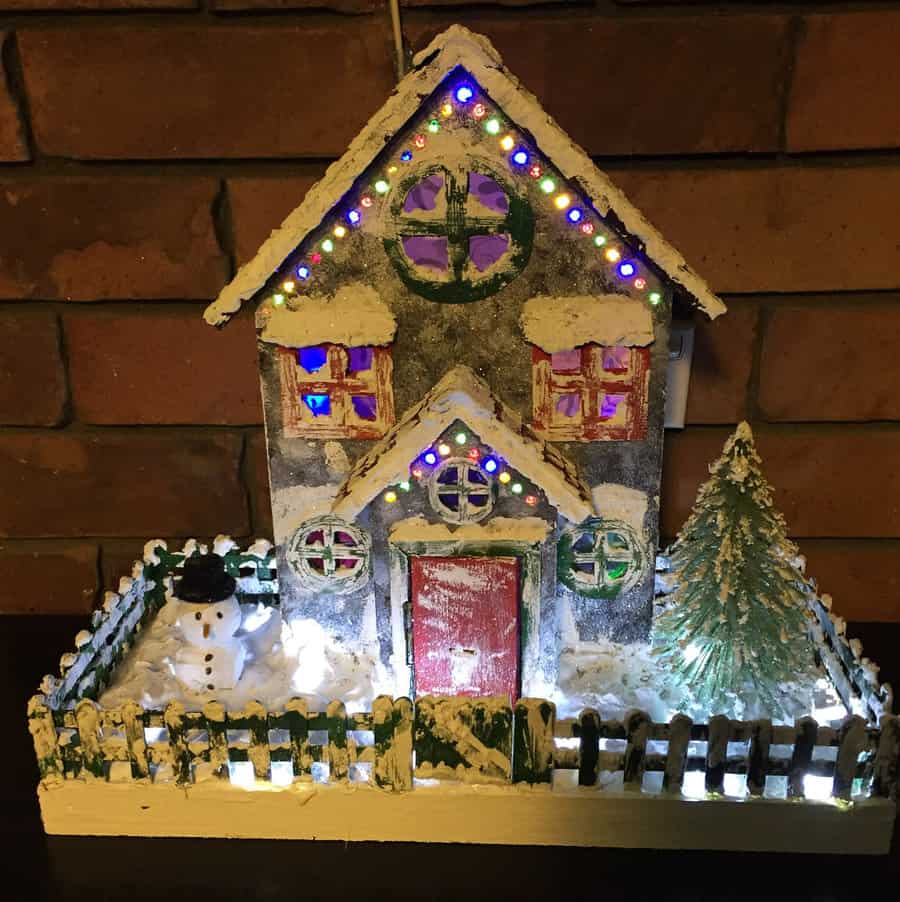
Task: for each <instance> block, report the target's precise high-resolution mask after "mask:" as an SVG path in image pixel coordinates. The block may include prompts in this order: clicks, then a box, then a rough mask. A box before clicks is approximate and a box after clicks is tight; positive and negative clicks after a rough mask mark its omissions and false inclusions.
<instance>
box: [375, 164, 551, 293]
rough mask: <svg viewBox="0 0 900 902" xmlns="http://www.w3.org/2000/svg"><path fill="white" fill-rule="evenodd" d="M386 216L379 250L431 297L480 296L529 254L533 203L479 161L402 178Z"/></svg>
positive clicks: (403, 276)
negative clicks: (382, 239) (381, 247)
mask: <svg viewBox="0 0 900 902" xmlns="http://www.w3.org/2000/svg"><path fill="white" fill-rule="evenodd" d="M390 217H391V218H390V222H389V223H387V224H386V227H385V229H386V231H385V236H386V237H385V239H384V246H385V250H386V251H387V254H388V256H389V257H390V259H391V261H392V263H393V264H394V267H395V268H396V270H397V272H398V274H399V275H400V278H401V279H402V280H403V282H404V283H405V284H406V286H407V287H408V288H410V289H411V290H412V291H414V292H415V293H416V294H419V295H421V296H422V297H426V298H429V299H430V300H432V301H443V302H446V303H451V304H458V303H465V302H467V301H478V300H481V299H482V298H486V297H488V296H489V295H492V294H494V293H495V292H497V291H499V290H500V289H501V288H503V286H505V285H508V284H509V283H510V282H511V281H512V280H513V279H515V278H516V276H518V275H519V273H521V272H522V270H523V269H524V268H525V265H526V264H527V263H528V258H529V257H530V256H531V245H532V241H533V239H534V216H533V214H532V211H531V207H530V206H529V205H528V202H527V201H526V200H525V199H524V198H522V197H519V196H518V195H517V194H516V193H515V191H514V190H513V189H512V188H511V187H510V185H509V183H508V182H507V181H506V180H505V179H504V178H503V177H502V176H501V175H499V174H498V173H496V172H494V171H493V169H491V168H490V167H488V166H487V165H485V164H483V163H481V162H480V161H479V162H477V163H476V162H474V161H472V160H468V161H467V162H465V163H461V164H459V165H457V166H453V167H451V166H443V165H435V164H430V165H427V166H423V167H420V168H419V169H417V170H416V171H414V172H413V173H411V174H410V176H409V177H408V178H407V179H405V180H404V181H403V183H402V184H401V185H400V188H399V190H398V191H397V194H396V196H395V199H394V201H393V203H392V204H391V208H390Z"/></svg>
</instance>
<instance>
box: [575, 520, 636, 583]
mask: <svg viewBox="0 0 900 902" xmlns="http://www.w3.org/2000/svg"><path fill="white" fill-rule="evenodd" d="M557 565H558V569H559V578H560V581H561V582H562V583H563V584H564V585H566V586H568V587H569V588H570V589H573V590H574V591H576V592H578V593H580V594H581V595H587V596H590V597H592V598H614V597H615V596H616V595H619V594H620V593H622V592H625V591H627V590H628V589H631V588H633V587H634V586H636V585H637V583H638V582H639V581H640V578H641V576H642V575H643V554H642V552H641V545H640V543H639V542H638V540H637V537H636V536H635V534H634V532H633V531H632V529H631V527H630V526H628V525H627V524H625V523H622V522H620V521H618V520H600V519H595V520H587V521H585V522H584V523H582V524H581V526H577V527H575V528H573V529H570V530H568V531H566V532H565V533H563V535H562V536H561V537H560V540H559V549H558V554H557Z"/></svg>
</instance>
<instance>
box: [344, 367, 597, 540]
mask: <svg viewBox="0 0 900 902" xmlns="http://www.w3.org/2000/svg"><path fill="white" fill-rule="evenodd" d="M457 420H460V421H462V422H463V423H465V424H466V426H468V428H469V429H471V430H472V431H473V432H475V433H476V434H477V435H478V436H479V438H480V439H481V441H482V442H484V443H485V444H486V445H488V446H489V447H490V448H491V449H493V451H495V452H496V453H497V454H499V455H501V456H502V457H504V458H505V459H506V460H507V461H509V463H510V465H511V466H512V467H513V468H515V469H516V470H518V471H519V472H520V473H522V475H523V476H525V477H526V478H528V479H530V480H531V481H532V482H534V483H535V484H536V485H538V486H540V487H541V489H542V490H543V491H544V494H546V496H547V499H548V500H549V502H550V503H551V504H552V505H553V506H554V507H555V508H556V509H557V510H558V511H559V512H560V513H561V514H562V515H563V516H564V517H566V519H568V520H571V521H572V522H574V523H580V522H581V521H582V520H584V519H585V518H587V517H590V516H593V515H594V505H593V501H592V500H591V492H590V489H589V488H588V487H587V485H585V483H584V482H582V480H581V477H580V476H579V474H578V469H577V468H576V466H575V465H574V464H573V463H572V462H571V461H570V460H568V459H567V458H566V457H564V456H563V455H562V454H560V452H559V451H558V450H557V449H556V448H555V447H553V446H552V445H550V444H548V443H547V442H545V441H543V440H542V439H541V438H539V437H538V436H537V435H535V433H534V432H533V431H532V429H531V427H530V426H528V425H527V424H525V423H523V422H522V418H521V417H519V416H518V415H517V414H516V413H514V412H513V411H512V410H510V409H509V408H508V407H506V406H505V405H504V404H502V403H501V402H500V401H498V400H497V399H496V398H495V397H494V396H493V395H492V394H491V390H490V388H489V387H488V385H487V383H486V382H484V381H483V380H481V379H479V378H478V376H476V375H475V373H474V372H473V371H472V370H471V369H469V367H467V366H457V367H455V368H454V369H452V370H450V372H448V373H446V374H445V375H444V376H443V377H442V378H441V379H440V380H439V381H438V383H437V384H436V385H435V386H434V388H432V389H431V391H429V392H428V394H427V395H425V397H424V398H423V399H422V400H421V401H420V402H419V403H418V404H415V405H413V407H411V408H410V409H409V410H408V411H407V412H406V413H405V414H404V415H403V417H402V418H401V419H400V420H399V421H398V422H397V424H396V425H395V426H394V427H393V428H392V429H390V430H389V431H388V432H387V434H386V435H385V437H384V438H383V439H382V440H381V441H380V442H379V443H378V444H377V445H375V446H374V447H373V448H372V449H371V450H370V451H369V453H368V454H366V455H365V456H364V457H362V458H360V460H359V461H357V463H356V465H355V466H354V467H353V469H352V470H351V471H350V474H349V475H348V476H347V478H346V480H345V481H344V483H343V484H342V485H341V487H340V488H339V489H338V492H337V496H336V498H335V501H334V505H333V507H332V511H333V513H334V514H335V515H336V516H338V517H342V518H344V519H345V520H353V519H354V518H355V517H357V516H358V515H359V513H360V512H361V511H362V510H363V508H365V507H366V505H367V504H369V502H371V501H372V499H373V498H374V497H375V496H376V495H377V494H378V493H379V492H381V491H383V490H384V487H385V486H386V485H391V484H394V483H398V482H402V481H403V480H405V479H409V466H410V463H412V461H414V460H415V459H416V458H417V457H418V456H419V455H420V454H421V453H422V451H423V449H425V448H427V447H428V446H429V445H430V444H431V443H432V442H434V441H435V439H437V438H438V437H439V436H440V435H441V434H442V433H443V432H444V431H445V430H446V429H448V428H449V427H450V426H451V425H452V424H453V423H454V422H456V421H457Z"/></svg>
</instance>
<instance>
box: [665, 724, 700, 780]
mask: <svg viewBox="0 0 900 902" xmlns="http://www.w3.org/2000/svg"><path fill="white" fill-rule="evenodd" d="M692 726H693V721H692V720H691V719H690V717H687V716H686V715H684V714H676V715H675V716H674V717H673V718H672V721H671V723H670V724H669V749H668V752H667V753H666V769H665V771H664V772H663V791H664V792H671V793H673V794H675V793H680V792H681V786H682V784H683V783H684V769H685V766H686V765H687V753H688V743H690V741H691V727H692Z"/></svg>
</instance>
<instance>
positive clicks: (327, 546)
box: [285, 517, 369, 592]
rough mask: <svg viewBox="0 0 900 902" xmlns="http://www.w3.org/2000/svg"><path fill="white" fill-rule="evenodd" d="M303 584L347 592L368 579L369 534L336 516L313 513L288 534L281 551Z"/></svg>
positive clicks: (363, 583)
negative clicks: (283, 549) (285, 549)
mask: <svg viewBox="0 0 900 902" xmlns="http://www.w3.org/2000/svg"><path fill="white" fill-rule="evenodd" d="M285 557H286V558H287V562H288V564H290V566H291V567H292V568H293V570H294V572H295V573H296V574H297V575H298V576H299V577H300V579H301V580H302V581H303V582H304V584H306V585H310V586H312V587H314V588H317V589H326V590H328V591H331V592H351V591H353V590H354V589H358V588H360V587H361V586H363V585H365V584H366V582H368V579H369V537H368V536H367V535H366V534H365V533H364V532H362V531H360V530H358V529H356V528H355V527H353V526H349V525H348V524H347V523H344V521H343V520H338V519H337V518H336V517H317V518H316V519H314V520H309V521H308V522H306V523H304V524H303V526H301V527H300V528H299V529H298V530H297V531H296V532H295V533H294V535H293V536H292V537H291V540H290V542H289V543H288V548H287V553H286V555H285Z"/></svg>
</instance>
